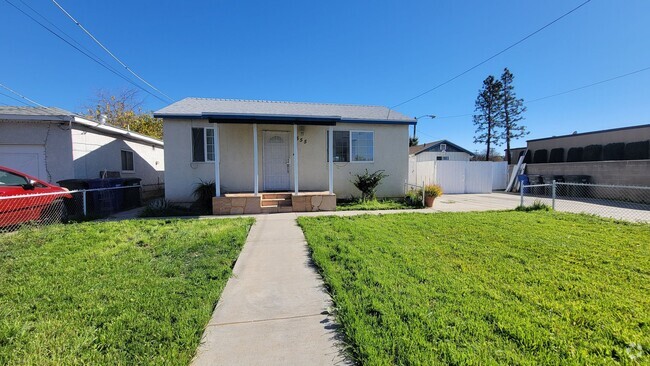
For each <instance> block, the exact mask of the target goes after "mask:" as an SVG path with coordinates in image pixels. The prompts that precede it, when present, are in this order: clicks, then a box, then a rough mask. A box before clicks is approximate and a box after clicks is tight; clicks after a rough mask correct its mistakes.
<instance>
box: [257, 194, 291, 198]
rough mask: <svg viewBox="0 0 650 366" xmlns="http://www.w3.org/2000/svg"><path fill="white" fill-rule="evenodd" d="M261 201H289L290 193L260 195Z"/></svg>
mask: <svg viewBox="0 0 650 366" xmlns="http://www.w3.org/2000/svg"><path fill="white" fill-rule="evenodd" d="M262 199H263V200H273V199H283V200H287V199H288V200H290V199H291V193H262Z"/></svg>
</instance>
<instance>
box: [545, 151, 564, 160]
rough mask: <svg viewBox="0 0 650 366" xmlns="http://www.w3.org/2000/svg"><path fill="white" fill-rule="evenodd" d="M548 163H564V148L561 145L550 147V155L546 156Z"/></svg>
mask: <svg viewBox="0 0 650 366" xmlns="http://www.w3.org/2000/svg"><path fill="white" fill-rule="evenodd" d="M548 162H549V163H564V149H563V148H561V147H558V148H555V149H551V156H550V157H549V158H548Z"/></svg>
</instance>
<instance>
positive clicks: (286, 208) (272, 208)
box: [262, 206, 293, 214]
mask: <svg viewBox="0 0 650 366" xmlns="http://www.w3.org/2000/svg"><path fill="white" fill-rule="evenodd" d="M286 212H293V207H291V206H280V207H278V206H262V213H263V214H268V213H286Z"/></svg>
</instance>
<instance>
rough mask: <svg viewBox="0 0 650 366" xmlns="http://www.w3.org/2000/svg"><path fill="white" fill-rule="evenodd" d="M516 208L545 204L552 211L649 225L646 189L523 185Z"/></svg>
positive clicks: (649, 193)
mask: <svg viewBox="0 0 650 366" xmlns="http://www.w3.org/2000/svg"><path fill="white" fill-rule="evenodd" d="M520 197H521V202H520V206H522V207H526V206H532V205H535V204H545V205H547V206H549V207H551V208H552V209H554V210H556V211H562V212H573V213H586V214H593V215H598V216H602V217H608V218H613V219H618V220H626V221H632V222H648V223H650V187H636V186H615V185H603V184H582V183H561V182H553V183H551V184H532V185H524V186H523V187H522V189H520Z"/></svg>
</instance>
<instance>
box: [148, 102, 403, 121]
mask: <svg viewBox="0 0 650 366" xmlns="http://www.w3.org/2000/svg"><path fill="white" fill-rule="evenodd" d="M154 116H155V117H159V118H220V117H226V118H227V117H237V118H242V119H244V118H247V117H257V118H262V117H274V118H283V117H284V118H287V119H290V118H313V119H332V120H338V121H341V122H346V121H349V122H354V121H376V122H384V123H385V122H395V123H409V124H414V123H415V119H414V118H410V117H408V116H406V115H404V114H402V113H399V112H396V111H394V110H391V109H389V108H387V107H382V106H374V105H355V104H327V103H305V102H278V101H269V100H240V99H211V98H185V99H183V100H181V101H178V102H176V103H173V104H170V105H168V106H167V107H165V108H163V109H160V110H158V111H156V112H155V113H154Z"/></svg>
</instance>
